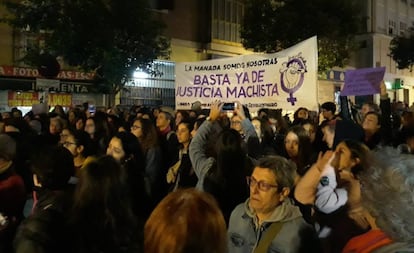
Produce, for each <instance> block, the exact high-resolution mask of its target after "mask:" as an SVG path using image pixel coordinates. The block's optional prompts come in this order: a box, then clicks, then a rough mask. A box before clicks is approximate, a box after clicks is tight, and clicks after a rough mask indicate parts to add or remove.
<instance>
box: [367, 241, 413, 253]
mask: <svg viewBox="0 0 414 253" xmlns="http://www.w3.org/2000/svg"><path fill="white" fill-rule="evenodd" d="M408 252H414V243H411V244H410V243H404V242H394V243H391V244H388V245H385V246H382V247H381V248H379V249H376V250H374V251H372V253H408Z"/></svg>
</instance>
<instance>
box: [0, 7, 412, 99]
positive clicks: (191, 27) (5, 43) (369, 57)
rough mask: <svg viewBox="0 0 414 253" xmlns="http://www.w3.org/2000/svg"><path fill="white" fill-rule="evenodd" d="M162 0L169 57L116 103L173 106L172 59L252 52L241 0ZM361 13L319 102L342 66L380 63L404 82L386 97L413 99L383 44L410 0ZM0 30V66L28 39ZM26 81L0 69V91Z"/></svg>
mask: <svg viewBox="0 0 414 253" xmlns="http://www.w3.org/2000/svg"><path fill="white" fill-rule="evenodd" d="M164 2H167V3H168V4H163V5H162V6H161V7H160V8H158V7H157V6H158V4H154V6H155V7H154V10H153V11H154V12H155V14H156V15H158V17H159V18H160V19H162V20H163V21H164V22H165V24H166V26H167V27H166V30H165V36H167V37H169V38H171V55H170V59H169V60H162V61H161V60H157V61H155V66H156V67H157V68H159V70H160V73H161V74H160V75H158V76H148V75H146V74H145V73H140V72H139V71H138V72H137V73H136V75H134V76H132V77H131V79H130V80H129V82H128V84H127V86H126V89H125V90H124V91H122V92H121V93H120V95H119V96H118V101H117V103H120V104H124V105H134V104H135V105H148V106H158V105H167V106H174V104H175V101H174V97H175V96H174V81H175V76H174V67H175V63H176V62H192V61H200V60H208V59H218V58H222V57H231V56H237V55H243V54H251V53H252V52H251V51H248V50H245V49H244V48H243V46H242V44H241V39H240V34H239V31H240V26H241V23H242V18H243V13H244V6H243V1H242V0H197V1H194V0H180V1H173V0H169V1H164ZM157 3H158V2H157ZM0 8H1V7H0ZM157 8H158V9H157ZM362 11H363V14H364V15H365V16H367V17H368V18H367V21H366V32H365V33H363V34H361V35H359V36H357V40H358V42H359V45H360V47H359V49H358V51H357V52H355V54H354V55H353V57H352V59H351V61H350V63H349V66H347V67H346V68H344V69H339V68H338V69H332V70H330V71H327V72H326V73H322V74H321V75H320V76H319V80H318V87H319V89H318V90H319V92H318V94H319V102H320V103H322V102H325V101H328V100H329V101H333V100H335V99H336V96H337V95H338V94H339V91H340V90H341V87H342V86H343V83H344V73H345V70H346V69H353V68H369V67H378V66H384V67H386V75H385V81H386V83H387V84H388V85H392V84H393V83H395V82H396V81H398V82H400V83H404V85H403V86H402V89H398V90H390V96H391V97H392V98H393V99H395V100H399V101H404V102H405V103H407V104H411V103H413V102H414V90H413V87H414V74H413V73H412V72H410V71H409V70H399V69H397V67H396V63H395V62H394V61H393V60H392V58H391V57H389V44H390V41H391V40H392V38H393V36H395V35H400V34H403V33H404V32H406V31H407V29H408V28H409V27H411V26H412V25H413V22H414V0H365V1H364V8H363V10H362ZM2 13H4V10H1V9H0V15H1V14H2ZM0 34H1V35H2V36H0V48H2V49H5V50H0V66H10V65H11V66H15V65H16V58H17V57H18V55H19V54H21V49H22V48H23V49H24V46H25V43H30V39H24V38H23V37H22V35H20V37H19V36H16V34H14V33H13V31H12V30H11V29H10V27H8V26H6V25H4V24H0ZM3 35H6V36H3ZM22 38H23V39H22ZM7 48H9V49H10V50H7ZM78 75H79V74H78ZM6 79H7V80H6ZM9 79H12V80H9ZM18 79H19V80H20V79H22V80H20V81H19V80H18ZM23 79H24V80H23ZM26 79H30V81H29V82H31V83H30V87H31V88H32V89H33V88H36V85H35V84H37V80H36V78H33V77H30V78H28V77H26V78H24V76H4V75H2V73H1V70H0V89H3V90H4V88H5V87H7V88H12V89H14V90H24V89H23V88H24V87H26V88H27V87H28V84H27V83H28V81H27V80H26ZM11 81H13V82H11ZM5 82H7V84H8V85H9V86H7V85H6V84H5ZM22 83H24V84H22ZM88 83H89V82H88V80H87V79H75V80H74V79H64V78H60V85H59V88H58V89H57V91H59V92H65V91H69V92H72V93H73V94H74V99H73V101H75V102H78V101H80V100H82V99H84V100H85V99H88V95H87V92H85V91H87V90H88V89H87V84H88ZM10 85H11V87H10ZM22 87H23V88H22ZM80 91H83V92H80ZM0 96H1V94H0ZM89 96H92V95H89ZM78 98H79V99H78ZM92 99H93V100H94V101H95V103H97V104H99V103H102V104H104V103H105V99H99V98H92ZM352 99H353V98H352ZM364 99H371V100H374V101H377V100H378V97H377V96H370V97H368V98H364ZM98 100H99V101H98ZM357 100H358V99H357ZM357 100H356V102H358V101H357Z"/></svg>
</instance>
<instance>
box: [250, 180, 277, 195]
mask: <svg viewBox="0 0 414 253" xmlns="http://www.w3.org/2000/svg"><path fill="white" fill-rule="evenodd" d="M246 181H247V185H248V186H250V188H253V187H255V186H257V189H259V190H260V191H263V192H267V191H269V190H270V188H278V186H277V185H273V184H269V183H266V182H265V181H257V180H256V179H254V177H246Z"/></svg>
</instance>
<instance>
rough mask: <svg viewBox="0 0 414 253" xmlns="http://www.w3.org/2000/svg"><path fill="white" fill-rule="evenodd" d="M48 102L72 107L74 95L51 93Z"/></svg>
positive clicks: (53, 104) (51, 104) (50, 104)
mask: <svg viewBox="0 0 414 253" xmlns="http://www.w3.org/2000/svg"><path fill="white" fill-rule="evenodd" d="M47 103H48V105H49V106H57V105H61V106H63V107H71V106H72V95H71V94H62V93H49V96H48V100H47Z"/></svg>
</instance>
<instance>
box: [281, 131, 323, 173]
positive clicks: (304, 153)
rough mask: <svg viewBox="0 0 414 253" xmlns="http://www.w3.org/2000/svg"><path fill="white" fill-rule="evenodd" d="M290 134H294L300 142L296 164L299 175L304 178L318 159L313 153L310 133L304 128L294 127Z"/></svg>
mask: <svg viewBox="0 0 414 253" xmlns="http://www.w3.org/2000/svg"><path fill="white" fill-rule="evenodd" d="M289 132H292V133H294V134H295V135H296V136H297V137H298V140H299V148H298V156H297V159H294V162H295V163H296V167H297V172H298V174H299V175H301V176H303V175H304V174H305V173H306V171H307V170H308V169H309V168H310V165H312V164H313V162H315V161H314V159H315V158H316V157H315V154H314V152H313V151H312V143H311V140H310V137H309V134H308V132H307V131H306V130H305V129H304V128H303V127H302V126H299V125H296V126H293V127H291V128H290V129H289V130H288V132H287V133H289Z"/></svg>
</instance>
